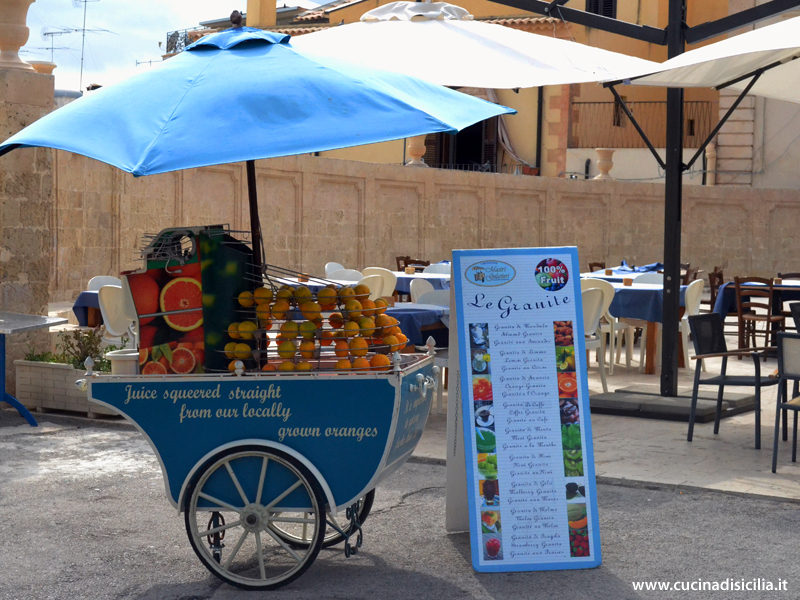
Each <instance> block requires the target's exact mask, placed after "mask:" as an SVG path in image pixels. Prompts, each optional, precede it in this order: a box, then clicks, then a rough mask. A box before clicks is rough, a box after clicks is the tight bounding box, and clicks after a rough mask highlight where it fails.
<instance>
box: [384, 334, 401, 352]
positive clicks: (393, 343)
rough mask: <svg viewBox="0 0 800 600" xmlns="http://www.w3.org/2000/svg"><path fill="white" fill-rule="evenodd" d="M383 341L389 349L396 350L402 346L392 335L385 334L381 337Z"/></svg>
mask: <svg viewBox="0 0 800 600" xmlns="http://www.w3.org/2000/svg"><path fill="white" fill-rule="evenodd" d="M383 343H384V344H386V345H388V346H389V350H391V351H392V352H396V351H397V350H400V348H402V346H401V344H400V341H399V340H398V339H397V338H396V337H394V336H393V335H387V336H384V338H383Z"/></svg>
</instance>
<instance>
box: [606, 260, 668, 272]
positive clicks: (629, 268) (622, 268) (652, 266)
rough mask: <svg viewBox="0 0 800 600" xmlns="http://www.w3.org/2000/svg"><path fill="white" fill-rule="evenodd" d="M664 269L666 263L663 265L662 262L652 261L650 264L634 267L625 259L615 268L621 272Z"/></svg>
mask: <svg viewBox="0 0 800 600" xmlns="http://www.w3.org/2000/svg"><path fill="white" fill-rule="evenodd" d="M663 270H664V265H662V264H661V263H660V262H656V263H651V264H649V265H644V266H642V267H632V266H630V265H629V264H628V263H627V262H625V260H624V259H623V261H622V264H621V265H620V266H618V267H616V268H614V271H615V272H619V273H656V272H658V271H663Z"/></svg>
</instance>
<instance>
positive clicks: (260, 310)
mask: <svg viewBox="0 0 800 600" xmlns="http://www.w3.org/2000/svg"><path fill="white" fill-rule="evenodd" d="M256 317H258V320H259V321H261V322H262V323H263V322H264V321H266V320H268V319H269V317H270V312H269V304H259V305H258V306H256Z"/></svg>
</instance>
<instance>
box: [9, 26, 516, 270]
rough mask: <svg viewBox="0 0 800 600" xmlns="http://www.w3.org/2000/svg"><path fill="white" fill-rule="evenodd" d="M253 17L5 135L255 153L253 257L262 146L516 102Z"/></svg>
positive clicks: (360, 138)
mask: <svg viewBox="0 0 800 600" xmlns="http://www.w3.org/2000/svg"><path fill="white" fill-rule="evenodd" d="M289 38H290V36H288V35H284V34H278V33H274V32H269V31H262V30H259V29H253V28H249V27H240V28H233V29H228V30H225V31H222V32H219V33H215V34H212V35H209V36H206V37H204V38H202V39H200V40H198V41H197V42H195V43H194V44H192V45H191V46H189V47H188V48H186V50H185V51H184V52H182V53H181V54H179V55H178V56H175V57H173V58H171V59H169V60H167V61H166V62H165V63H164V64H162V65H160V66H159V67H157V68H155V69H152V70H149V71H146V72H143V73H141V74H139V75H136V76H134V77H131V78H130V79H128V80H126V81H123V82H121V83H119V84H117V85H114V86H109V87H107V88H102V89H100V90H98V91H96V92H94V93H92V94H91V95H90V96H87V97H85V98H81V99H79V100H76V101H75V102H73V103H71V104H68V105H67V106H64V107H63V108H59V109H58V110H56V111H54V112H52V113H50V114H49V115H47V116H45V117H43V118H41V119H40V120H38V121H36V122H35V123H33V124H32V125H30V126H29V127H26V128H25V129H23V130H22V131H20V132H19V133H17V134H16V135H14V136H12V137H11V138H9V139H8V140H6V141H5V142H3V143H2V144H0V156H2V155H3V154H5V153H6V152H9V151H10V150H12V149H14V148H18V147H28V146H45V147H50V148H56V149H59V150H67V151H69V152H75V153H77V154H82V155H84V156H88V157H90V158H94V159H97V160H100V161H102V162H105V163H108V164H110V165H113V166H115V167H118V168H120V169H122V170H123V171H127V172H129V173H133V174H134V175H135V176H140V175H152V174H156V173H164V172H167V171H175V170H179V169H186V168H194V167H202V166H207V165H215V164H222V163H231V162H239V161H247V169H248V185H249V188H250V213H251V225H252V226H253V246H254V247H253V251H254V258H255V259H256V261H257V262H260V234H259V233H258V232H257V229H258V212H257V206H256V198H255V167H254V163H253V161H254V160H256V159H262V158H271V157H276V156H287V155H293V154H303V153H308V152H319V151H324V150H332V149H335V148H345V147H349V146H359V145H362V144H371V143H375V142H382V141H388V140H395V139H401V138H405V137H412V136H416V135H422V134H426V133H434V132H447V133H455V132H457V131H460V130H461V129H463V128H464V127H467V126H469V125H472V124H473V123H477V122H479V121H483V120H485V119H488V118H490V117H494V116H497V115H500V114H504V113H513V112H515V111H514V110H512V109H510V108H506V107H504V106H499V105H496V104H492V103H489V102H485V101H483V100H479V99H477V98H473V97H471V96H467V95H466V94H461V93H459V92H456V91H453V90H450V89H447V88H444V87H440V86H437V85H434V84H430V83H426V82H424V81H422V80H419V79H416V78H413V77H409V76H406V75H401V74H398V73H391V72H387V71H378V70H374V69H370V68H368V67H363V66H359V65H355V64H352V63H348V62H345V61H342V60H336V59H327V58H321V57H318V56H312V55H310V54H309V55H306V54H304V53H303V52H302V51H299V50H297V49H295V48H293V47H292V46H291V45H290V44H289Z"/></svg>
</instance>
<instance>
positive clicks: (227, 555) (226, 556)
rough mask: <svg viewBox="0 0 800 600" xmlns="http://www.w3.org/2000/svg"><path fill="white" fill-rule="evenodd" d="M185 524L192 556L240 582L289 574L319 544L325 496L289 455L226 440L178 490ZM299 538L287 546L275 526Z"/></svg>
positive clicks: (286, 578)
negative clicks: (182, 497)
mask: <svg viewBox="0 0 800 600" xmlns="http://www.w3.org/2000/svg"><path fill="white" fill-rule="evenodd" d="M184 511H185V519H186V532H187V534H188V535H189V541H190V542H191V544H192V548H193V549H194V551H195V553H196V554H197V556H198V557H199V558H200V561H201V562H202V563H203V564H204V565H205V566H206V568H207V569H208V570H209V571H211V572H212V573H213V574H214V575H216V576H217V577H219V578H220V579H222V580H223V581H226V582H227V583H230V584H231V585H235V586H237V587H240V588H245V589H262V590H268V589H274V588H278V587H281V586H283V585H286V584H287V583H289V582H291V581H294V580H295V579H297V578H298V577H299V576H300V575H302V574H303V572H304V571H305V570H306V569H308V567H309V566H311V563H313V562H314V559H315V558H316V557H317V555H318V554H319V551H320V548H321V547H322V542H323V536H324V532H325V520H324V519H321V518H319V517H318V515H320V514H325V501H324V496H323V493H322V489H321V488H320V485H319V483H318V482H317V480H316V479H315V478H314V476H313V475H312V474H311V473H310V472H309V471H308V469H306V468H305V467H304V466H303V465H302V464H301V463H300V462H299V461H298V460H297V459H295V458H293V457H291V456H289V455H288V454H285V453H283V452H280V451H278V450H273V449H268V448H261V447H257V446H253V447H241V448H232V449H230V450H227V451H225V452H222V453H220V454H218V455H217V456H215V457H214V458H212V459H211V460H210V461H208V463H206V465H205V466H204V467H203V468H201V469H200V470H199V472H198V476H197V477H196V478H195V480H194V482H193V483H192V484H191V485H190V486H189V488H188V489H187V492H186V504H185V507H184ZM276 527H280V529H281V531H284V532H287V531H288V532H290V533H291V535H293V536H296V537H298V538H302V539H307V540H308V543H307V544H306V545H305V546H303V547H294V548H293V547H292V546H290V545H289V544H287V542H286V541H285V539H283V536H281V535H278V534H276V533H275V528H276Z"/></svg>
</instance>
